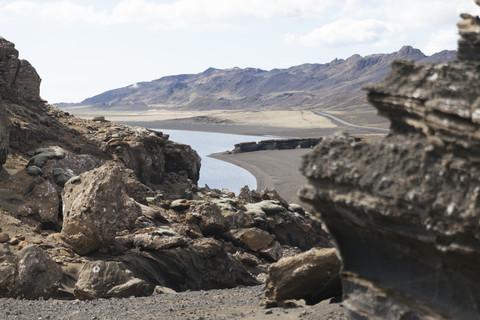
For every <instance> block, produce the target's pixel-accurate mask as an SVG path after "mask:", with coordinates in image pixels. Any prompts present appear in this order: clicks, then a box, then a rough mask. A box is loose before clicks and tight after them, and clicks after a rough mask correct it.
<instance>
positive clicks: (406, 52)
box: [396, 45, 427, 60]
mask: <svg viewBox="0 0 480 320" xmlns="http://www.w3.org/2000/svg"><path fill="white" fill-rule="evenodd" d="M396 54H397V55H398V56H399V57H401V58H407V59H412V57H414V58H417V59H423V58H426V57H427V56H426V55H425V54H424V53H423V52H422V51H420V50H419V49H416V48H414V47H412V46H408V45H406V46H403V47H401V48H400V50H398V51H397V52H396ZM417 59H414V60H417Z"/></svg>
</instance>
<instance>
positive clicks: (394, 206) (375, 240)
mask: <svg viewBox="0 0 480 320" xmlns="http://www.w3.org/2000/svg"><path fill="white" fill-rule="evenodd" d="M476 3H477V4H480V1H478V0H476ZM462 18H463V20H462V21H460V22H459V23H458V26H459V29H460V35H461V39H460V40H459V47H458V48H459V49H458V59H457V60H455V61H451V62H448V63H437V64H435V63H425V64H419V63H413V62H411V61H406V60H399V61H396V62H394V64H393V65H392V72H391V73H389V74H388V75H387V76H386V77H385V78H384V79H383V80H382V81H380V82H378V83H376V84H370V85H367V86H366V87H365V89H366V90H367V91H368V95H367V99H368V101H369V102H370V103H372V104H373V106H374V107H375V108H376V109H377V110H378V112H379V113H380V114H381V115H383V116H385V117H388V118H389V119H390V121H391V123H392V125H391V129H392V131H391V133H390V134H389V135H388V136H386V137H385V138H383V139H381V140H379V141H373V142H372V143H363V142H355V141H354V140H353V138H351V137H348V136H346V135H338V136H335V137H330V138H327V139H323V141H322V142H321V143H320V144H319V145H318V146H317V147H316V148H315V151H314V152H313V153H312V154H311V155H309V156H308V157H307V158H306V159H305V163H304V165H303V172H304V174H305V175H306V176H307V177H308V179H309V184H308V185H307V186H306V187H305V188H304V189H303V190H302V192H301V193H302V196H301V197H302V198H303V200H305V201H309V202H310V203H312V204H313V205H314V206H315V208H316V210H317V211H318V212H320V213H321V214H320V215H321V218H322V219H323V221H324V222H325V224H326V225H327V227H328V230H329V231H330V232H331V234H332V236H333V237H334V238H335V240H336V245H337V248H338V250H339V253H340V255H341V260H342V263H343V269H342V279H343V288H344V299H345V300H344V305H345V306H346V307H347V308H348V309H349V310H350V317H351V319H479V318H480V311H479V307H478V306H479V305H480V272H479V269H478V265H479V263H480V241H479V224H478V221H479V217H480V202H479V195H480V167H479V154H480V153H479V152H480V121H479V119H480V117H479V115H480V105H479V102H480V89H479V86H478V85H477V84H478V83H479V81H480V72H479V70H480V46H479V43H480V37H479V30H480V18H479V17H478V16H477V17H473V16H471V15H468V14H463V15H462Z"/></svg>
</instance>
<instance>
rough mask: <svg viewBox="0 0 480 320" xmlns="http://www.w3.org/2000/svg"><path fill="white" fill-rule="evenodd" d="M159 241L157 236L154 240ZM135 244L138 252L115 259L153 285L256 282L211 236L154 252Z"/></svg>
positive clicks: (211, 285) (228, 285) (227, 285)
mask: <svg viewBox="0 0 480 320" xmlns="http://www.w3.org/2000/svg"><path fill="white" fill-rule="evenodd" d="M167 237H169V236H167ZM159 238H161V237H159ZM170 238H171V237H170ZM160 242H161V240H160V239H158V241H157V242H156V243H160ZM153 243H155V241H153V242H152V244H153ZM136 245H137V248H138V249H139V251H137V252H135V251H131V252H129V253H125V254H124V255H121V256H118V257H117V258H118V259H119V260H121V261H123V262H124V263H125V264H126V265H127V266H128V267H129V269H131V270H132V271H133V272H134V273H135V274H137V275H138V276H139V277H141V278H148V279H152V281H155V284H157V285H161V286H165V287H169V288H172V289H174V290H175V291H185V290H208V289H220V288H233V287H236V286H239V285H247V286H248V285H257V284H259V282H258V281H257V280H256V279H255V278H254V277H253V276H252V275H251V274H250V273H249V272H248V271H247V270H246V269H245V267H244V266H243V265H242V264H241V263H240V262H239V261H238V260H237V259H235V258H234V257H232V256H231V255H229V254H228V253H227V252H226V251H225V248H224V245H223V244H222V242H220V241H218V240H215V239H213V238H199V239H195V240H194V241H193V242H192V243H191V244H188V245H186V243H185V242H184V243H177V244H175V246H165V247H163V248H160V249H159V250H154V251H152V246H151V244H148V242H146V241H141V242H136Z"/></svg>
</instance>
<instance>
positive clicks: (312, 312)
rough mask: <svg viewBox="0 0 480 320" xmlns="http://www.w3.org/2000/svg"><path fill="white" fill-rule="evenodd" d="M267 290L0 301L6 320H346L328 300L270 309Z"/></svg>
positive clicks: (243, 289) (341, 308)
mask: <svg viewBox="0 0 480 320" xmlns="http://www.w3.org/2000/svg"><path fill="white" fill-rule="evenodd" d="M265 301H266V298H265V295H264V287H263V285H260V286H254V287H240V288H233V289H222V290H208V291H187V292H181V293H170V294H159V295H153V296H150V297H141V298H126V299H109V300H107V299H99V300H93V301H79V300H70V301H68V300H53V299H50V300H46V301H41V300H33V301H27V300H17V299H0V310H2V313H1V315H0V318H1V319H38V320H40V319H65V320H67V319H72V320H73V319H75V320H77V319H88V320H93V319H112V320H113V319H135V320H139V319H191V320H202V319H204V320H208V319H218V320H220V319H225V320H227V319H266V320H267V319H306V320H314V319H315V320H318V319H331V320H343V319H347V317H346V313H345V310H344V308H343V306H342V304H341V303H330V301H328V300H326V301H323V302H321V303H318V304H316V305H314V306H306V305H304V304H303V303H302V302H303V301H297V302H296V304H297V306H298V307H297V308H269V309H267V308H266V307H265V304H264V302H265Z"/></svg>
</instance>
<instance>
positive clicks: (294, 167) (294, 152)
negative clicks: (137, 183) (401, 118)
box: [120, 121, 384, 206]
mask: <svg viewBox="0 0 480 320" xmlns="http://www.w3.org/2000/svg"><path fill="white" fill-rule="evenodd" d="M120 123H122V124H126V125H131V126H141V127H146V128H151V129H159V130H162V129H164V130H167V129H169V130H185V131H200V132H216V133H224V134H239V135H251V136H265V140H268V139H272V138H273V139H276V138H278V139H281V138H311V137H326V136H330V135H333V134H335V133H337V132H342V131H343V132H347V133H349V134H350V135H355V136H362V137H365V138H367V139H375V138H377V137H379V136H383V135H384V134H379V133H378V132H372V131H369V130H365V129H359V128H352V127H342V126H339V127H336V128H314V129H312V128H291V127H290V128H285V127H271V126H253V125H227V124H211V123H210V124H207V123H185V122H180V121H121V122H120ZM245 142H247V141H245ZM233 148H234V146H233V145H232V146H231V150H233ZM227 151H229V150H224V152H218V153H213V154H210V155H207V156H208V157H211V158H214V159H218V160H221V161H225V162H228V163H231V164H233V165H236V166H238V167H240V168H243V169H245V170H247V171H248V172H250V173H251V174H252V175H253V176H254V177H255V179H256V181H257V188H256V190H257V191H262V190H264V189H275V190H276V191H277V192H278V193H279V194H280V196H281V197H282V198H284V199H285V200H286V201H287V202H289V203H300V204H302V205H304V206H305V205H306V204H305V203H301V202H300V200H299V199H298V196H297V193H298V191H299V190H300V188H302V187H303V186H305V185H306V183H307V179H306V178H305V177H304V176H303V175H302V174H301V173H300V170H299V167H300V165H301V163H302V159H303V156H304V155H305V154H307V153H309V152H311V149H310V148H305V149H290V150H264V151H253V152H246V153H238V154H227V153H225V152H227Z"/></svg>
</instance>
